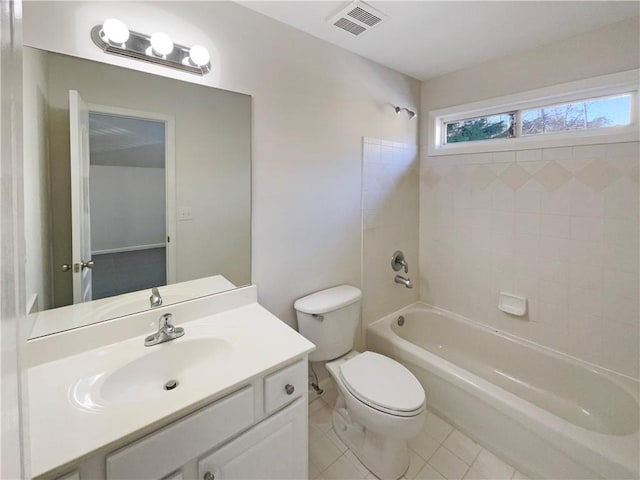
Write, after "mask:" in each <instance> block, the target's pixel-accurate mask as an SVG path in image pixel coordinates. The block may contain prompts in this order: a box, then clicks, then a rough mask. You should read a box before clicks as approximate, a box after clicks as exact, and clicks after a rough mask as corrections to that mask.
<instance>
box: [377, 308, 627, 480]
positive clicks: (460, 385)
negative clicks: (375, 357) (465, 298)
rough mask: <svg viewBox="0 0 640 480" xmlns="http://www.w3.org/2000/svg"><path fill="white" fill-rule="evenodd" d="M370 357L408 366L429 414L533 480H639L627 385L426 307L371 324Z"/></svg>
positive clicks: (622, 378)
mask: <svg viewBox="0 0 640 480" xmlns="http://www.w3.org/2000/svg"><path fill="white" fill-rule="evenodd" d="M399 315H402V316H403V317H404V319H405V321H404V325H403V326H399V325H398V322H397V319H398V316H399ZM367 348H368V349H369V350H372V351H375V352H379V353H383V354H385V355H388V356H390V357H393V358H395V359H396V360H398V361H399V362H401V363H403V364H404V365H405V366H406V367H407V368H409V370H411V371H412V372H413V373H414V374H415V375H416V377H417V378H418V379H419V380H420V382H421V383H422V385H423V386H424V388H425V390H426V392H427V406H428V408H429V409H431V410H432V411H435V412H436V413H438V414H440V415H442V416H443V417H445V418H447V419H448V420H450V421H451V422H452V423H453V424H454V425H456V426H457V427H458V428H459V429H460V430H462V431H464V432H465V433H467V434H468V435H469V436H470V437H472V438H474V439H476V440H477V441H479V442H480V443H482V444H483V445H484V446H485V447H487V448H488V449H489V450H493V451H495V452H496V453H499V454H500V455H502V456H503V457H504V458H505V459H506V460H508V461H509V462H510V463H511V464H512V465H513V466H515V467H517V468H518V469H519V470H521V471H522V472H523V473H525V474H527V475H529V476H531V477H532V478H550V479H569V478H571V479H588V478H610V479H618V478H635V479H637V478H639V476H640V475H639V472H640V467H639V465H638V463H639V458H638V457H639V454H638V449H639V440H638V439H639V437H638V421H639V411H638V410H639V406H638V387H639V384H638V382H637V381H635V380H633V379H631V378H628V377H625V376H622V375H618V374H616V373H613V372H610V371H607V370H604V369H601V368H598V367H595V366H593V365H589V364H587V363H583V362H580V361H579V360H576V359H573V358H571V357H569V356H566V355H563V354H560V353H557V352H554V351H552V350H549V349H546V348H544V347H540V346H538V345H535V344H533V343H530V342H527V341H524V340H520V339H517V338H515V337H513V336H511V335H508V334H504V333H502V332H499V331H497V330H493V329H490V328H487V327H484V326H482V325H480V324H477V323H475V322H471V321H469V320H467V319H465V318H463V317H460V316H458V315H455V314H452V313H450V312H446V311H443V310H439V309H436V308H433V307H430V306H428V305H426V304H422V303H416V304H413V305H411V306H409V307H407V308H404V309H402V310H400V311H398V312H396V313H394V314H392V315H389V316H387V317H385V318H382V319H380V320H378V321H376V322H375V323H373V324H372V325H370V326H369V328H368V329H367Z"/></svg>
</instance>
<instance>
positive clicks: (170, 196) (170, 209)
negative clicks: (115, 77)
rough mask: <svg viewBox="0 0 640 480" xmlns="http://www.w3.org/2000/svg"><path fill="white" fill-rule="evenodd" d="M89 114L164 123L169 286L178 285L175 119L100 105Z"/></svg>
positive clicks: (95, 106)
mask: <svg viewBox="0 0 640 480" xmlns="http://www.w3.org/2000/svg"><path fill="white" fill-rule="evenodd" d="M87 105H88V106H89V113H91V112H94V113H102V114H105V115H115V116H119V117H128V118H135V119H140V120H151V121H155V122H162V123H164V152H165V164H164V167H165V181H164V183H165V199H166V200H165V222H166V229H167V235H166V236H167V237H168V238H169V241H168V242H167V243H166V248H167V285H168V284H172V283H176V280H177V277H178V275H177V248H176V247H177V245H176V241H177V237H176V230H177V225H176V221H177V219H176V181H175V179H176V175H175V173H176V170H175V168H176V166H175V138H176V137H175V131H176V130H175V123H176V122H175V118H174V117H173V116H172V115H167V114H164V113H157V112H148V111H144V110H133V109H130V108H123V107H115V106H112V105H100V104H97V103H88V104H87Z"/></svg>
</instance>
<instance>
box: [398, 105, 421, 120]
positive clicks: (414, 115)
mask: <svg viewBox="0 0 640 480" xmlns="http://www.w3.org/2000/svg"><path fill="white" fill-rule="evenodd" d="M402 110H404V111H406V112H407V114H408V115H409V120H411V119H412V118H414V117H417V115H416V112H413V111H411V110H409V109H408V108H404V107H396V113H397V114H398V115H400V112H401V111H402Z"/></svg>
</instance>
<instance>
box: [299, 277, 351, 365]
mask: <svg viewBox="0 0 640 480" xmlns="http://www.w3.org/2000/svg"><path fill="white" fill-rule="evenodd" d="M361 298H362V292H361V291H360V289H358V288H356V287H352V286H351V285H340V286H339V287H333V288H329V289H327V290H321V291H319V292H316V293H313V294H311V295H307V296H306V297H303V298H300V299H298V300H296V302H295V303H294V305H293V306H294V308H295V309H296V312H297V316H298V330H299V331H300V333H301V334H302V335H304V336H305V337H306V338H308V339H309V341H311V342H313V343H314V344H315V345H316V350H315V351H313V352H312V353H310V354H309V361H311V362H325V361H327V360H333V359H334V358H337V357H340V356H342V355H344V354H345V353H347V352H349V351H350V350H352V349H353V343H354V341H355V336H356V330H357V328H358V324H359V323H360V299H361Z"/></svg>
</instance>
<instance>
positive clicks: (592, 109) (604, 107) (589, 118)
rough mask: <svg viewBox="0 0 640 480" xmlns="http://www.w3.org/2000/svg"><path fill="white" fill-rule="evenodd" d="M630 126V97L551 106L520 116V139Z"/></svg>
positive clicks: (597, 99) (621, 96) (526, 111)
mask: <svg viewBox="0 0 640 480" xmlns="http://www.w3.org/2000/svg"><path fill="white" fill-rule="evenodd" d="M629 123H631V95H620V96H617V97H608V98H596V99H589V100H583V101H581V102H572V103H565V104H562V105H551V106H546V107H542V108H534V109H531V110H525V111H523V112H522V135H540V134H544V133H553V132H567V131H571V130H585V129H589V128H607V127H617V126H620V125H629Z"/></svg>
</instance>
